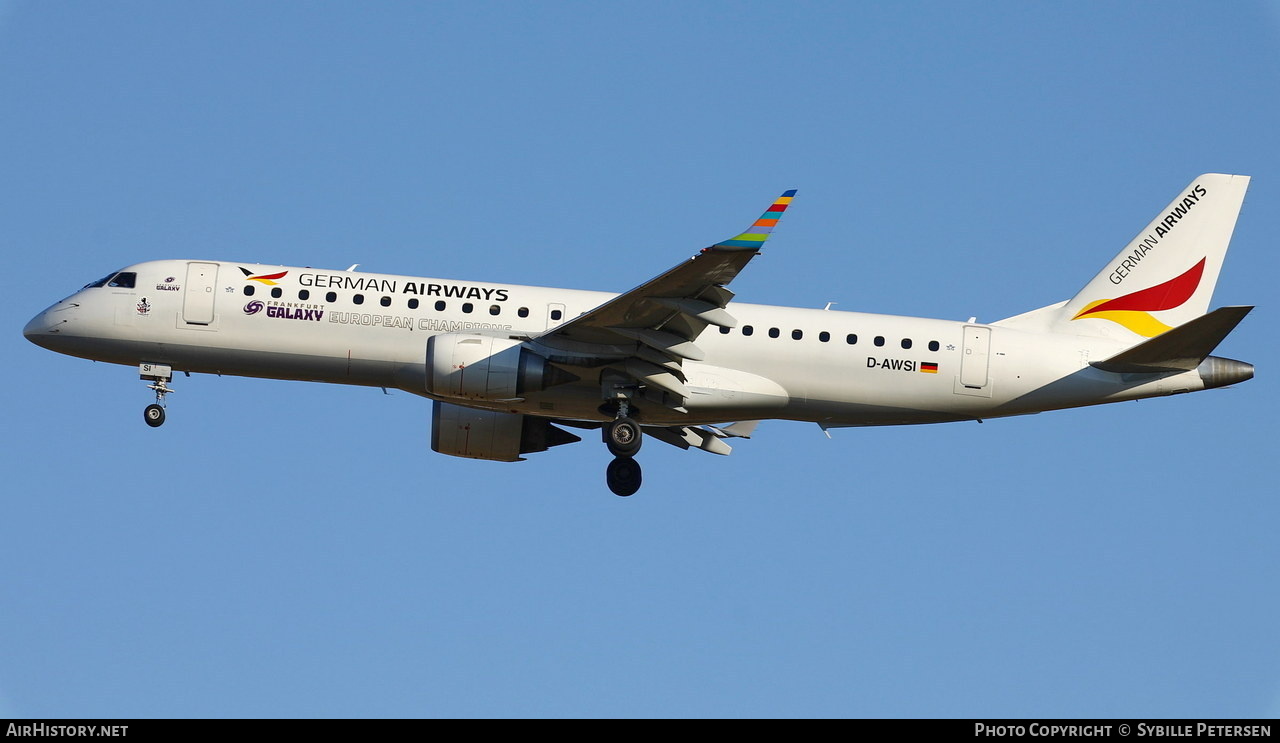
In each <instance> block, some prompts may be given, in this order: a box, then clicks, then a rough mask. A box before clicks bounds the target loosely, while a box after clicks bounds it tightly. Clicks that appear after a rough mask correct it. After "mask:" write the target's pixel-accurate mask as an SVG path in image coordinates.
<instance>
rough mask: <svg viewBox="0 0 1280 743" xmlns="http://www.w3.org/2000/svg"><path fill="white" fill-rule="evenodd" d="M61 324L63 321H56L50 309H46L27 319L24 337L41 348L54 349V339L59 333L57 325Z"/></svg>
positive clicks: (23, 331)
mask: <svg viewBox="0 0 1280 743" xmlns="http://www.w3.org/2000/svg"><path fill="white" fill-rule="evenodd" d="M61 324H62V322H61V321H55V320H54V319H53V318H51V317H50V316H49V310H45V311H44V312H41V313H40V314H38V315H36V316H35V317H33V318H31V319H30V320H28V321H27V324H26V325H25V326H23V328H22V337H24V338H26V339H27V340H29V341H31V342H32V343H34V344H36V345H37V346H40V347H41V348H48V349H50V350H52V349H53V339H54V337H56V333H57V330H56V329H55V326H56V325H61Z"/></svg>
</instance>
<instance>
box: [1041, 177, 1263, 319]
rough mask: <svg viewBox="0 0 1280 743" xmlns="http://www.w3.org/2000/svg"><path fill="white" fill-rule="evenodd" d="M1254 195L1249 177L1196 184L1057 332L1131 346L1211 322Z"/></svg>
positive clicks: (1068, 307)
mask: <svg viewBox="0 0 1280 743" xmlns="http://www.w3.org/2000/svg"><path fill="white" fill-rule="evenodd" d="M1248 187H1249V177H1248V176H1244V175H1223V174H1220V173H1209V174H1206V175H1202V176H1200V177H1199V178H1196V179H1195V180H1194V181H1192V182H1191V185H1189V186H1187V187H1186V188H1184V189H1182V191H1181V192H1179V194H1178V195H1177V196H1176V197H1175V198H1174V200H1173V201H1172V202H1171V203H1170V204H1169V205H1168V206H1166V207H1165V208H1164V209H1162V210H1161V211H1160V213H1159V214H1158V215H1156V218H1155V219H1153V220H1151V223H1150V224H1148V225H1147V226H1146V229H1144V230H1143V231H1142V232H1140V233H1138V236H1137V237H1135V238H1133V240H1132V241H1130V242H1129V244H1128V245H1126V246H1125V248H1124V250H1122V251H1120V253H1119V255H1117V256H1116V257H1115V258H1113V259H1111V262H1110V263H1108V264H1107V266H1106V267H1105V268H1103V269H1102V271H1101V272H1100V273H1099V274H1098V275H1097V276H1094V277H1093V280H1092V281H1090V282H1089V283H1088V284H1086V285H1085V287H1084V288H1083V289H1081V290H1080V292H1079V293H1078V294H1076V295H1075V296H1074V297H1072V298H1071V299H1070V300H1069V301H1068V302H1067V303H1066V304H1065V305H1063V307H1062V308H1061V310H1059V312H1058V315H1057V318H1056V319H1055V322H1054V328H1053V329H1054V330H1056V331H1058V332H1064V333H1075V334H1079V335H1098V336H1106V337H1111V338H1116V339H1120V340H1132V339H1135V338H1139V337H1142V338H1152V337H1155V336H1157V335H1159V334H1161V333H1163V332H1165V331H1167V330H1169V329H1170V328H1173V327H1176V326H1178V325H1182V324H1183V323H1186V322H1189V321H1191V320H1193V319H1195V318H1197V317H1200V316H1201V315H1203V314H1205V312H1206V311H1207V310H1208V308H1209V300H1210V299H1211V298H1212V297H1213V288H1214V286H1215V285H1216V284H1217V283H1218V272H1219V271H1220V270H1221V269H1222V259H1223V258H1224V257H1225V256H1226V253H1227V246H1228V244H1230V242H1231V233H1232V232H1233V231H1234V230H1235V225H1236V217H1237V216H1239V214H1240V205H1241V204H1242V203H1243V202H1244V193H1245V190H1246V189H1247V188H1248Z"/></svg>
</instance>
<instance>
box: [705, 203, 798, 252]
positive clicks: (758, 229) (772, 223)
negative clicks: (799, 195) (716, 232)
mask: <svg viewBox="0 0 1280 743" xmlns="http://www.w3.org/2000/svg"><path fill="white" fill-rule="evenodd" d="M795 195H796V189H794V188H793V189H791V190H790V191H784V192H783V194H782V195H781V196H779V197H778V200H777V201H775V202H773V205H772V206H770V207H769V209H768V210H767V211H766V212H765V213H764V214H761V215H760V218H759V219H757V220H756V221H755V224H753V225H751V227H750V228H749V229H748V230H747V231H746V232H744V233H742V234H741V235H738V236H736V237H733V238H731V239H729V240H723V241H721V242H718V243H716V244H715V245H713V246H711V247H713V248H739V249H742V248H754V249H756V250H759V249H760V247H761V246H762V245H764V241H765V240H768V239H769V233H770V232H773V228H774V227H776V226H777V225H778V220H779V219H781V218H782V213H783V212H785V211H786V210H787V206H788V205H789V204H790V203H791V199H793V198H795Z"/></svg>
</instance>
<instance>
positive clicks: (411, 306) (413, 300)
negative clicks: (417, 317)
mask: <svg viewBox="0 0 1280 743" xmlns="http://www.w3.org/2000/svg"><path fill="white" fill-rule="evenodd" d="M409 309H411V310H416V309H418V298H417V297H411V298H410V299H409Z"/></svg>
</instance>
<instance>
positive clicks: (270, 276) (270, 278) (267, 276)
mask: <svg viewBox="0 0 1280 743" xmlns="http://www.w3.org/2000/svg"><path fill="white" fill-rule="evenodd" d="M240 270H241V271H242V272H243V273H244V280H245V281H260V282H262V283H263V284H266V285H267V286H275V285H276V281H275V280H276V279H283V278H284V277H285V274H287V273H289V272H288V271H281V272H280V273H262V274H258V275H256V276H255V275H254V274H253V272H252V271H250V270H249V269H247V268H243V267H240Z"/></svg>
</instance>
